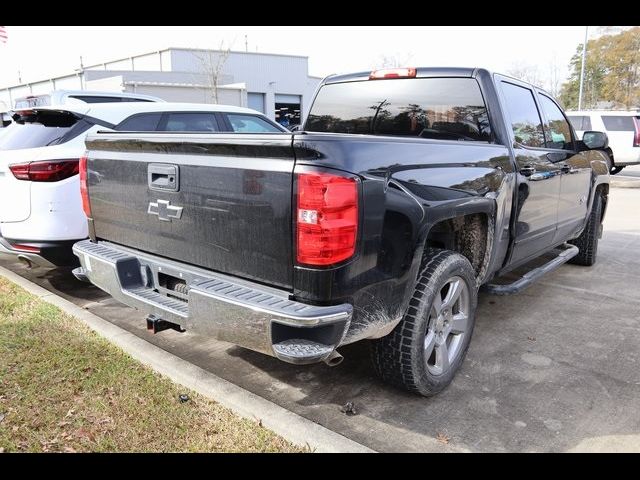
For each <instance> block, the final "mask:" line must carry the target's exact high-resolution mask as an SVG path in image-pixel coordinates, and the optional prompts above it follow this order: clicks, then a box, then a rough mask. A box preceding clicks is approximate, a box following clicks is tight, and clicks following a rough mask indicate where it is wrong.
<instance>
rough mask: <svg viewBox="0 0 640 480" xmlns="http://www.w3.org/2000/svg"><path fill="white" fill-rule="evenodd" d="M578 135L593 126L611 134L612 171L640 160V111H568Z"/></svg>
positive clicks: (637, 162) (580, 135) (616, 171)
mask: <svg viewBox="0 0 640 480" xmlns="http://www.w3.org/2000/svg"><path fill="white" fill-rule="evenodd" d="M566 113H567V117H568V118H569V121H570V122H571V124H572V125H573V128H574V129H575V130H576V134H577V135H578V138H582V134H583V133H584V132H586V131H589V130H596V131H599V132H606V133H607V136H608V137H609V151H610V152H609V156H610V157H611V173H612V174H616V173H618V172H620V171H621V170H622V169H623V168H624V167H627V166H629V165H637V164H640V111H624V110H581V111H569V112H566Z"/></svg>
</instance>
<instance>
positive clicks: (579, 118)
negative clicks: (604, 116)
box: [567, 115, 591, 131]
mask: <svg viewBox="0 0 640 480" xmlns="http://www.w3.org/2000/svg"><path fill="white" fill-rule="evenodd" d="M567 118H568V119H569V122H570V123H571V125H573V128H575V129H576V130H580V131H587V130H591V117H588V116H586V115H568V116H567Z"/></svg>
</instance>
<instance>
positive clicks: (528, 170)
mask: <svg viewBox="0 0 640 480" xmlns="http://www.w3.org/2000/svg"><path fill="white" fill-rule="evenodd" d="M520 173H521V174H522V175H524V176H525V177H530V176H531V175H533V174H534V173H536V167H534V166H533V165H525V166H524V167H522V168H521V169H520Z"/></svg>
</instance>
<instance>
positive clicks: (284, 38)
mask: <svg viewBox="0 0 640 480" xmlns="http://www.w3.org/2000/svg"><path fill="white" fill-rule="evenodd" d="M6 28H7V33H8V36H9V40H8V42H7V43H6V44H2V43H0V65H1V66H2V68H1V69H0V88H1V87H6V86H10V85H14V84H17V83H18V72H20V76H21V78H22V81H23V82H29V81H35V80H41V79H43V78H49V77H52V76H57V75H62V74H67V73H69V72H72V71H73V70H74V69H76V68H79V66H80V57H82V60H83V64H84V65H85V66H89V65H92V64H95V63H102V62H104V61H109V60H114V59H117V58H122V57H128V56H131V55H136V54H140V53H145V52H148V51H153V50H160V49H163V48H167V47H190V48H218V47H220V45H221V44H222V45H224V47H227V46H230V47H231V49H232V50H245V48H246V47H245V35H246V38H247V45H248V50H249V51H252V52H253V51H256V50H257V51H258V52H263V53H285V54H294V55H305V56H308V57H309V73H310V74H311V75H314V76H319V77H323V76H326V75H328V74H331V73H345V72H353V71H360V70H368V69H371V68H373V67H375V66H377V65H378V66H379V64H380V62H381V58H382V56H386V57H391V58H395V59H397V60H398V61H399V62H400V63H401V64H404V65H406V66H422V67H426V66H469V67H485V68H489V69H491V70H494V71H498V72H502V73H509V71H510V70H513V69H514V68H515V67H517V66H520V67H522V66H527V65H535V66H537V68H538V71H539V73H540V76H541V77H543V78H545V77H549V75H550V71H551V68H552V65H554V64H555V65H556V66H557V71H558V73H559V75H560V77H561V78H565V77H566V75H567V74H568V68H567V65H568V63H569V60H570V58H571V56H572V55H573V54H574V52H575V50H576V47H577V45H578V44H580V43H582V42H583V41H584V33H585V27H580V26H569V27H559V26H555V27H534V26H523V27H517V26H514V27H500V26H498V27H468V26H466V27H443V26H437V27H392V26H383V27H345V26H341V27H318V26H313V27H305V26H295V27H291V26H287V27H285V26H269V27H257V26H235V27H234V26H224V27H216V26H211V27H180V26H176V27H135V26H129V27H109V26H88V27H29V26H7V27H6ZM590 32H593V33H596V32H597V27H590ZM545 86H546V85H545Z"/></svg>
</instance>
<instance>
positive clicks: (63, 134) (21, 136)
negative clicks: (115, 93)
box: [0, 111, 93, 150]
mask: <svg viewBox="0 0 640 480" xmlns="http://www.w3.org/2000/svg"><path fill="white" fill-rule="evenodd" d="M92 126H93V124H92V123H91V122H89V121H86V120H79V119H78V118H77V117H76V116H75V115H73V114H72V113H70V112H60V111H39V112H29V113H23V114H20V115H16V116H14V122H13V123H11V125H9V126H8V127H6V128H5V129H4V130H3V132H4V133H3V134H2V135H1V136H0V150H18V149H22V148H38V147H47V146H52V145H61V144H63V143H65V142H68V141H69V140H71V139H73V138H75V137H77V136H78V135H80V134H81V133H83V132H86V131H87V130H88V129H89V128H91V127H92Z"/></svg>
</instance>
